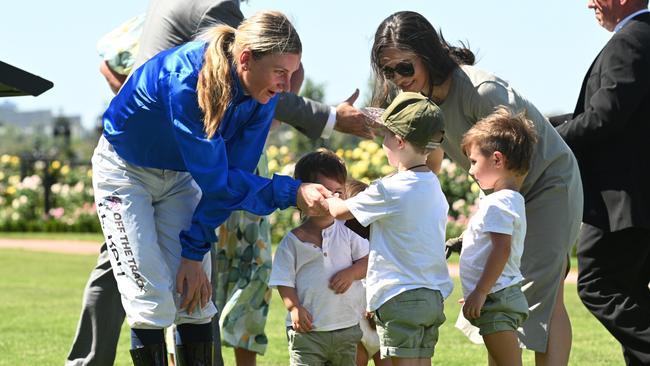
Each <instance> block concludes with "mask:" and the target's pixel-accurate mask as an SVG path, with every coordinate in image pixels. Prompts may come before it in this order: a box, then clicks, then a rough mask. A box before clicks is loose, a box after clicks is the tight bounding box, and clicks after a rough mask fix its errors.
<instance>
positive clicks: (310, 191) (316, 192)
mask: <svg viewBox="0 0 650 366" xmlns="http://www.w3.org/2000/svg"><path fill="white" fill-rule="evenodd" d="M330 197H332V192H330V191H329V190H328V189H327V188H325V187H323V186H322V185H320V184H315V183H303V184H301V185H300V187H298V193H297V196H296V206H298V208H299V209H300V210H301V211H302V212H304V213H305V215H307V216H323V215H329V209H328V206H327V201H325V199H326V198H330Z"/></svg>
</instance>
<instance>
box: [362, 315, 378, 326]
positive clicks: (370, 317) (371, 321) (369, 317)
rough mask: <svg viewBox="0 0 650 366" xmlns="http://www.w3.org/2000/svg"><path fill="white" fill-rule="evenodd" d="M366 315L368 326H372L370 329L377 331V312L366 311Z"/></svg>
mask: <svg viewBox="0 0 650 366" xmlns="http://www.w3.org/2000/svg"><path fill="white" fill-rule="evenodd" d="M364 315H365V317H366V320H367V321H368V325H370V328H371V329H373V330H374V329H377V324H376V323H375V312H374V311H366V312H365V314H364Z"/></svg>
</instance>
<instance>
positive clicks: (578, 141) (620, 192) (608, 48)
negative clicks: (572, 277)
mask: <svg viewBox="0 0 650 366" xmlns="http://www.w3.org/2000/svg"><path fill="white" fill-rule="evenodd" d="M587 6H588V7H589V9H593V10H594V12H595V15H596V20H597V21H598V23H599V24H600V25H601V26H602V27H604V28H605V29H607V30H608V31H610V32H615V33H614V35H613V36H612V37H611V38H610V39H609V41H608V42H607V44H606V45H605V47H603V49H602V51H600V53H599V54H598V56H597V57H596V59H595V60H594V62H593V63H592V65H591V67H590V68H589V70H588V71H587V74H586V75H585V78H584V81H583V83H582V89H581V90H580V94H579V96H578V102H577V103H576V108H575V111H574V112H573V114H572V115H565V116H558V117H553V118H552V119H551V120H552V122H554V124H556V125H557V126H556V130H557V132H558V133H559V134H560V136H562V138H563V139H564V141H566V143H567V144H568V145H569V147H571V150H573V152H574V153H575V155H576V158H577V159H578V164H579V165H580V174H581V176H582V181H583V184H584V186H585V190H584V214H583V216H582V222H583V224H582V229H581V231H580V239H579V241H578V250H577V254H578V294H579V295H580V299H581V300H582V302H583V303H584V304H585V306H586V307H587V309H589V311H590V312H591V313H592V314H593V315H594V316H595V317H596V318H597V319H598V320H599V321H600V322H601V323H602V324H603V325H604V326H605V328H607V330H608V331H609V332H610V333H611V334H612V335H613V336H614V337H615V338H616V339H617V340H618V341H619V342H620V343H621V346H622V347H623V356H624V358H625V362H626V363H627V364H628V365H650V315H649V314H650V290H648V282H650V191H648V187H647V182H648V181H649V180H650V174H649V173H648V160H649V158H650V154H649V153H648V149H647V147H646V144H647V142H646V137H647V136H648V135H650V123H648V118H650V93H649V92H648V90H649V89H650V68H648V65H650V14H648V13H649V12H648V1H647V0H628V1H623V0H615V1H603V0H589V1H587Z"/></svg>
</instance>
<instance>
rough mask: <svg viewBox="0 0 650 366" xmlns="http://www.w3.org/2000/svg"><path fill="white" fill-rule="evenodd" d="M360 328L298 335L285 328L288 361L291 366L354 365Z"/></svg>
mask: <svg viewBox="0 0 650 366" xmlns="http://www.w3.org/2000/svg"><path fill="white" fill-rule="evenodd" d="M361 336H362V333H361V328H359V325H358V324H357V325H355V326H352V327H349V328H343V329H337V330H331V331H326V332H307V333H298V332H296V331H295V330H293V328H291V327H289V328H287V340H288V341H289V361H290V364H291V366H318V365H332V366H334V365H341V366H348V365H355V364H356V357H357V344H358V343H359V342H360V341H361Z"/></svg>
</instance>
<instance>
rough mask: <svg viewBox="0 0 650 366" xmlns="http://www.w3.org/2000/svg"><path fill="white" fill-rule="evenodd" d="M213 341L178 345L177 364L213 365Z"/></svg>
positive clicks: (185, 365) (184, 365)
mask: <svg viewBox="0 0 650 366" xmlns="http://www.w3.org/2000/svg"><path fill="white" fill-rule="evenodd" d="M213 350H214V347H213V343H212V342H198V343H185V344H182V345H178V346H176V366H212V352H213Z"/></svg>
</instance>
